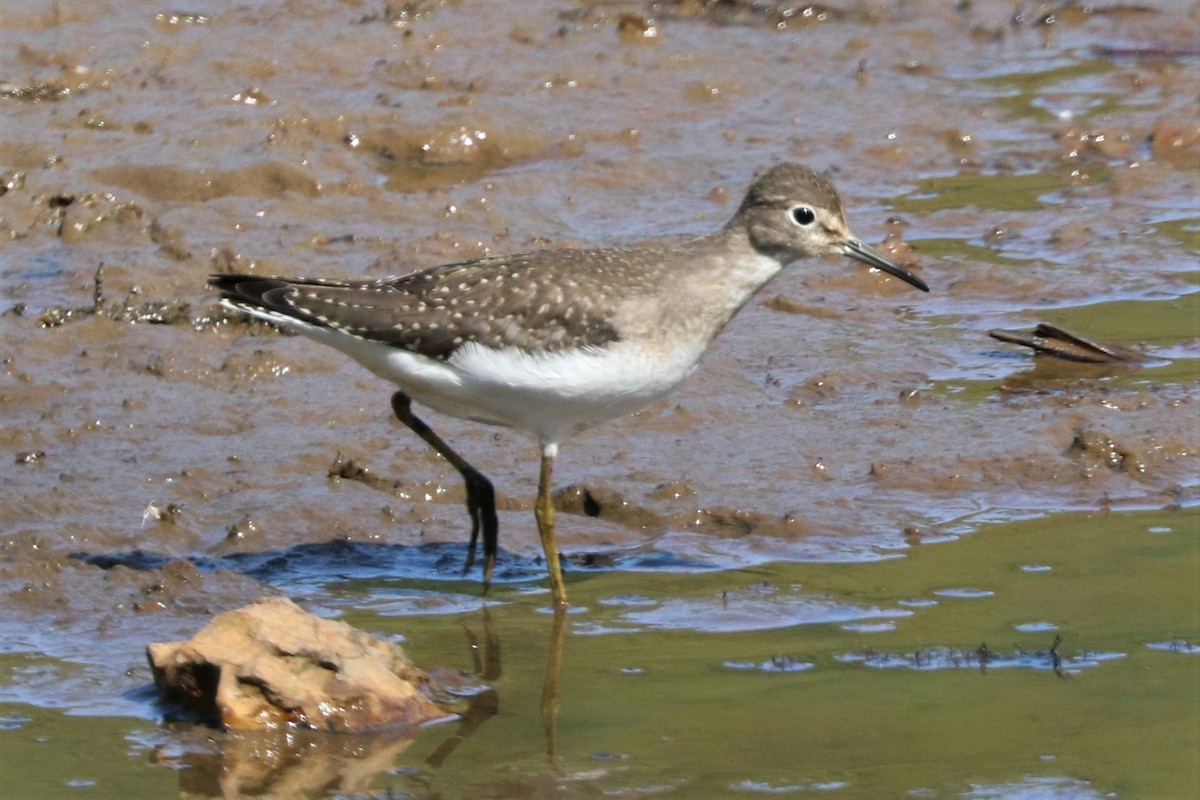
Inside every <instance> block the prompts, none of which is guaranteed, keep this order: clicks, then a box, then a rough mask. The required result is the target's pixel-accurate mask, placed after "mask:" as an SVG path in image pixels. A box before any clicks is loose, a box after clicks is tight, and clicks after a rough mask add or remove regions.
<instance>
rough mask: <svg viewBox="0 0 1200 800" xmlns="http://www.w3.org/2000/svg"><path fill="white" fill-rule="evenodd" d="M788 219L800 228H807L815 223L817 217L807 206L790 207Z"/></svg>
mask: <svg viewBox="0 0 1200 800" xmlns="http://www.w3.org/2000/svg"><path fill="white" fill-rule="evenodd" d="M788 219H790V220H791V221H792V222H793V223H795V224H796V225H799V226H800V227H801V228H807V227H808V226H809V225H812V224H813V223H814V222H816V221H817V215H816V213H815V212H814V211H813V210H812V209H811V208H809V207H808V206H792V210H791V211H789V212H788Z"/></svg>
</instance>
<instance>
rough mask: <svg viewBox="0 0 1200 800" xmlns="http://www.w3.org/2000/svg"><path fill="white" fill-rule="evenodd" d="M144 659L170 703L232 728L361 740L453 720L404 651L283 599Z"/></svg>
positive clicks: (224, 619) (153, 649) (155, 647)
mask: <svg viewBox="0 0 1200 800" xmlns="http://www.w3.org/2000/svg"><path fill="white" fill-rule="evenodd" d="M146 655H147V657H148V658H149V660H150V669H151V670H152V671H153V673H154V683H155V685H156V686H157V687H158V691H159V694H160V695H161V696H162V697H163V698H164V699H165V700H166V701H167V702H170V703H177V704H179V705H181V706H183V707H184V708H185V709H186V710H188V711H189V712H191V713H195V714H197V715H199V716H200V717H202V718H203V719H204V720H205V721H208V722H212V723H219V724H220V725H222V726H224V727H225V728H231V729H253V728H275V727H279V726H285V725H287V726H299V727H307V728H312V729H315V730H325V731H335V732H340V733H360V732H362V731H367V730H373V729H380V728H386V727H392V726H405V725H417V724H420V723H422V722H426V721H429V720H431V719H438V718H441V717H445V716H447V715H448V712H447V711H445V710H443V709H442V708H441V707H439V706H438V705H437V704H436V703H434V702H433V700H431V699H430V698H429V696H428V694H427V692H428V691H429V690H430V689H429V677H428V675H426V673H425V672H423V671H422V670H420V669H418V668H416V667H415V666H413V663H412V662H411V661H410V660H409V659H408V657H407V656H406V655H405V654H404V651H403V649H401V648H400V646H399V645H396V644H393V643H391V642H386V641H382V640H380V639H376V638H375V637H373V636H370V635H369V634H367V633H364V632H362V631H359V630H356V629H355V628H352V627H351V626H349V625H347V624H346V623H344V622H337V621H334V620H327V619H322V618H320V617H317V616H314V615H312V614H309V613H307V612H306V611H304V610H302V609H301V608H300V607H299V606H297V605H296V604H295V603H293V602H292V601H291V600H288V599H286V598H281V597H264V598H261V599H259V600H256V601H255V602H253V603H251V604H250V605H248V606H245V607H243V608H239V609H236V610H234V611H227V612H225V613H223V614H219V615H217V616H216V617H214V618H213V620H212V621H211V622H209V623H208V625H206V626H205V627H204V628H203V629H202V630H201V631H200V632H199V633H197V634H196V635H195V636H194V637H193V638H192V639H190V640H189V641H186V642H167V643H159V644H151V645H149V646H147V648H146Z"/></svg>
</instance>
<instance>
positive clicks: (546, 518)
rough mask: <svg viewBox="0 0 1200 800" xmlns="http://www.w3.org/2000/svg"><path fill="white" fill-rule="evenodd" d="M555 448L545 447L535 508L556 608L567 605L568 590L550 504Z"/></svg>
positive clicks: (552, 509)
mask: <svg viewBox="0 0 1200 800" xmlns="http://www.w3.org/2000/svg"><path fill="white" fill-rule="evenodd" d="M557 450H558V448H557V447H555V446H552V445H550V446H543V448H542V470H541V474H540V476H539V477H538V496H537V503H536V504H535V505H534V507H533V513H534V516H535V517H537V526H538V535H539V536H541V537H542V550H543V551H544V552H545V553H546V571H547V572H548V573H549V574H550V592H551V594H552V595H553V597H554V605H555V606H565V605H566V604H567V588H566V586H564V585H563V577H562V565H561V564H560V563H559V560H558V544H557V543H555V541H554V505H553V504H552V503H551V502H550V476H551V473H552V472H553V470H554V453H555V452H557Z"/></svg>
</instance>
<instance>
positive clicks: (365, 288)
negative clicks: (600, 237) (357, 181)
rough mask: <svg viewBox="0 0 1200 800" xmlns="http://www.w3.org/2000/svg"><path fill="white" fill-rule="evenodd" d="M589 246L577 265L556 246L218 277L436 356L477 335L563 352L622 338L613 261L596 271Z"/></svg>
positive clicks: (358, 332)
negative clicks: (615, 315)
mask: <svg viewBox="0 0 1200 800" xmlns="http://www.w3.org/2000/svg"><path fill="white" fill-rule="evenodd" d="M587 252H588V251H576V252H575V253H573V257H574V259H575V261H574V262H573V263H574V267H575V268H574V269H572V270H571V271H570V273H571V274H568V271H566V270H563V269H561V268H559V267H560V265H561V264H562V259H561V258H560V257H556V255H555V253H554V251H545V252H539V253H533V254H529V255H526V256H515V257H511V258H492V259H483V260H480V261H469V262H464V263H461V264H448V265H445V266H442V267H435V268H433V269H430V270H426V271H424V272H417V273H413V274H410V275H404V276H401V277H398V278H388V279H384V280H380V281H347V282H334V281H321V280H306V279H286V278H256V277H252V276H244V275H217V276H213V278H212V279H211V280H210V283H211V284H212V285H213V286H215V287H216V288H218V289H220V290H221V292H222V293H223V296H224V297H226V298H227V299H230V300H232V301H234V302H235V303H243V304H250V305H253V306H259V307H262V308H265V309H268V310H271V311H275V312H277V313H282V314H286V315H287V316H290V317H294V318H296V319H299V320H302V321H304V322H308V323H310V324H314V325H322V326H326V327H330V328H334V329H336V330H340V331H344V332H345V333H347V334H350V335H353V336H358V337H360V338H363V339H369V340H372V341H378V342H382V343H385V344H389V345H392V346H393V347H400V348H403V349H406V350H411V351H413V352H416V353H420V354H422V355H425V356H429V357H430V358H438V359H446V358H449V357H450V355H451V354H452V353H453V352H454V351H455V350H456V349H457V348H459V347H461V346H462V345H464V344H466V343H468V342H477V343H479V344H482V345H484V346H487V347H492V348H504V347H512V348H520V349H524V350H528V351H535V350H545V351H550V352H553V351H559V350H566V349H571V348H578V347H586V346H592V347H601V346H603V345H605V344H608V343H609V342H613V341H616V340H617V339H619V338H620V337H619V335H618V333H617V331H616V330H615V328H614V327H613V325H612V323H611V321H610V319H611V311H612V306H611V304H610V303H609V302H606V300H610V299H611V298H608V297H607V292H606V291H605V289H604V284H605V281H604V276H603V273H604V269H603V267H604V266H605V264H604V263H603V259H599V260H598V261H597V263H596V264H595V266H596V267H597V269H596V270H589V269H588V268H587V266H588V265H587V262H588V261H589V260H590V259H589V258H588V257H587ZM581 255H582V256H583V260H582V261H580V260H579V258H580V256H581ZM580 268H582V270H581V269H580ZM610 285H611V284H610Z"/></svg>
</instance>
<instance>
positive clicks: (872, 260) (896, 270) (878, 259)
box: [842, 239, 929, 292]
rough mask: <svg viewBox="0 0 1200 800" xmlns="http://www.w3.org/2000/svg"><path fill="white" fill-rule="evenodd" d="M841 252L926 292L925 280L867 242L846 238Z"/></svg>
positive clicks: (927, 288)
mask: <svg viewBox="0 0 1200 800" xmlns="http://www.w3.org/2000/svg"><path fill="white" fill-rule="evenodd" d="M842 252H843V253H845V254H846V255H848V256H849V257H850V258H853V259H854V260H855V261H861V262H862V263H864V264H866V265H868V266H871V267H875V269H881V270H883V271H884V272H886V273H888V274H889V275H895V276H896V277H897V278H899V279H900V280H902V281H904V282H905V283H910V284H912V285H913V286H915V287H917V288H918V289H920V290H921V291H922V292H928V291H929V287H928V286H926V285H925V281H923V280H921V279H920V278H918V277H917V276H916V275H914V274H912V273H911V272H909V271H908V270H906V269H905V268H904V267H902V266H900V265H899V264H897V263H896V262H895V261H892V260H891V259H890V258H888V257H887V256H885V255H884V254H883V253H881V252H879V251H878V250H876V249H875V248H874V247H871V246H870V245H869V244H863V243H862V242H860V241H859V240H858V239H846V240H845V241H843V242H842Z"/></svg>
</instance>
